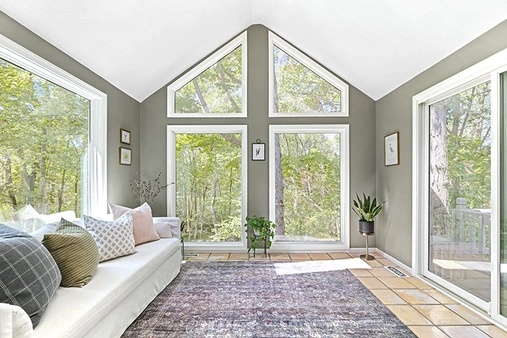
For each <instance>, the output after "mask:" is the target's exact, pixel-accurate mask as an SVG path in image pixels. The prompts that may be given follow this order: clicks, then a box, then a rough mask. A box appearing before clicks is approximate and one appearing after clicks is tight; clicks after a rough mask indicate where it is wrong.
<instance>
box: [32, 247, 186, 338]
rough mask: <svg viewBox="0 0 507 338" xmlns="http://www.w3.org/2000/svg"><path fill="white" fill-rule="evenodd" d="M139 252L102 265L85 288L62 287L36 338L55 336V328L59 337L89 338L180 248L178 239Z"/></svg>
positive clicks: (49, 307) (36, 331) (142, 248)
mask: <svg viewBox="0 0 507 338" xmlns="http://www.w3.org/2000/svg"><path fill="white" fill-rule="evenodd" d="M136 249H137V253H136V254H135V255H130V256H124V257H120V258H117V259H114V260H110V261H106V262H102V263H100V264H99V266H98V268H97V272H96V273H95V276H94V277H93V278H92V280H91V281H90V282H89V283H88V284H87V285H85V286H84V287H82V288H80V289H76V288H59V289H58V290H57V292H56V294H55V296H54V297H53V299H52V301H51V303H50V304H49V306H48V309H47V312H46V315H45V316H44V317H43V318H42V320H41V323H40V325H39V327H37V329H36V330H35V336H36V337H55V336H54V328H55V327H59V328H60V329H61V330H59V332H58V337H83V336H85V335H86V334H87V333H88V332H89V331H90V330H91V329H93V327H94V326H95V325H96V324H97V323H98V322H99V321H100V320H101V319H102V318H104V317H106V316H107V314H108V313H109V312H110V311H111V310H112V309H114V308H115V307H116V306H117V305H118V304H119V303H120V302H121V301H122V300H123V299H124V298H126V297H128V296H129V294H130V293H131V292H132V291H133V290H134V289H136V288H137V287H138V286H139V285H141V284H142V283H143V282H144V281H145V280H146V279H147V278H149V276H150V275H151V274H152V273H153V272H154V271H155V270H156V269H157V268H158V267H159V266H160V265H161V264H162V263H163V262H164V261H166V260H167V259H168V258H169V257H170V256H171V255H173V254H175V252H176V251H179V249H180V245H179V240H178V239H176V238H164V239H161V240H159V241H156V242H150V243H146V244H143V245H140V246H138V247H136ZM177 254H179V253H177ZM125 311H129V309H125ZM62 323H65V324H64V325H62Z"/></svg>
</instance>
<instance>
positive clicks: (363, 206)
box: [352, 193, 385, 235]
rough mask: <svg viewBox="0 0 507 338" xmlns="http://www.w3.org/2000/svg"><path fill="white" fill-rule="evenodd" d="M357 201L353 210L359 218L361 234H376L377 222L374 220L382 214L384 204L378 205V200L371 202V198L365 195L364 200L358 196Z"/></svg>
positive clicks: (354, 202)
mask: <svg viewBox="0 0 507 338" xmlns="http://www.w3.org/2000/svg"><path fill="white" fill-rule="evenodd" d="M356 197H357V199H355V200H354V201H353V205H352V210H354V212H355V213H356V215H357V216H359V232H360V233H361V234H365V235H369V234H373V233H375V222H374V221H373V219H374V218H375V216H377V215H378V214H380V212H381V211H382V208H383V207H384V203H385V202H382V203H381V204H378V205H377V199H376V198H374V199H373V201H372V200H371V197H370V196H366V195H365V193H363V199H361V197H359V195H358V194H356Z"/></svg>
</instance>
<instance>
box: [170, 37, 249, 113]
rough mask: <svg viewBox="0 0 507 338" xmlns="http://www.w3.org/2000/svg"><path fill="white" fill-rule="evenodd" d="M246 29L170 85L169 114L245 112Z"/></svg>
mask: <svg viewBox="0 0 507 338" xmlns="http://www.w3.org/2000/svg"><path fill="white" fill-rule="evenodd" d="M245 64H246V33H243V34H241V35H240V36H238V37H237V38H236V39H234V40H232V41H231V42H229V43H228V44H227V45H225V46H224V47H222V48H221V49H220V50H218V51H217V52H215V53H214V54H213V55H211V56H210V57H209V58H207V59H206V60H204V61H203V62H201V63H200V64H198V65H197V66H195V67H194V68H192V69H191V70H190V71H189V72H187V73H186V74H184V75H183V76H182V77H181V78H179V79H178V80H176V81H175V82H173V83H172V84H170V85H169V86H168V88H167V89H168V90H167V95H168V107H167V108H168V109H167V112H168V113H167V116H169V117H241V116H246V67H245V66H244V65H245Z"/></svg>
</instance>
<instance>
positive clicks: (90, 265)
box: [42, 218, 99, 287]
mask: <svg viewBox="0 0 507 338" xmlns="http://www.w3.org/2000/svg"><path fill="white" fill-rule="evenodd" d="M42 244H44V246H45V247H46V248H47V249H48V250H49V252H50V253H51V256H53V258H54V259H55V261H56V264H58V268H59V269H60V272H61V274H62V282H61V283H60V285H61V286H65V287H83V286H85V285H86V284H88V282H89V281H90V279H92V276H93V274H94V273H95V270H96V269H97V265H99V250H98V248H97V244H96V243H95V240H94V239H93V237H92V235H90V233H88V231H86V230H85V229H83V228H81V227H80V226H78V225H76V224H74V223H71V222H69V221H67V220H65V219H63V218H62V220H61V221H60V225H59V226H58V228H56V231H55V232H54V233H48V234H45V235H44V239H43V240H42Z"/></svg>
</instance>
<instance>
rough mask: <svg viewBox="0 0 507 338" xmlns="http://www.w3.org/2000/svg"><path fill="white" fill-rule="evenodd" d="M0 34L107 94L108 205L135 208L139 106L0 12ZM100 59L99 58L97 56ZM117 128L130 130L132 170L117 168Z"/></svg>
mask: <svg viewBox="0 0 507 338" xmlns="http://www.w3.org/2000/svg"><path fill="white" fill-rule="evenodd" d="M0 34H2V35H4V36H5V37H7V38H9V39H11V40H12V41H14V42H16V43H17V44H19V45H21V46H23V47H25V48H26V49H28V50H30V51H31V52H33V53H35V54H37V55H39V56H40V57H42V58H44V59H46V60H47V61H49V62H51V63H52V64H54V65H56V66H58V67H60V68H61V69H63V70H65V71H67V72H68V73H70V74H72V75H74V76H75V77H77V78H79V79H81V80H82V81H84V82H86V83H88V84H90V85H92V86H94V87H95V88H97V89H99V90H101V91H102V92H104V93H106V94H107V112H108V118H107V143H108V147H107V152H108V161H107V176H108V184H107V191H108V202H112V203H117V204H122V205H128V206H132V207H133V206H136V204H138V203H137V201H135V199H134V198H133V197H132V193H131V191H130V186H129V181H130V179H132V178H134V176H135V174H136V172H139V171H140V165H139V163H140V156H139V154H140V127H139V112H140V103H139V102H137V101H136V100H134V99H133V98H131V97H130V96H128V95H127V94H125V93H123V92H122V91H120V90H119V89H117V88H116V87H114V86H113V85H111V84H110V83H109V82H107V81H105V80H104V79H102V78H101V77H99V76H98V75H96V74H95V73H93V72H92V71H90V70H89V69H88V68H86V67H84V66H83V65H81V64H80V63H78V62H77V61H76V60H74V59H72V58H71V57H69V56H68V55H67V54H65V53H63V52H62V51H60V50H59V49H57V48H56V47H54V46H52V45H50V44H49V43H47V42H46V41H45V40H43V39H41V38H40V37H38V36H37V35H35V34H33V33H32V32H31V31H29V30H28V29H26V28H25V27H23V26H22V25H20V24H19V23H17V22H16V21H14V20H13V19H11V18H10V17H9V16H7V15H6V14H5V13H3V12H0ZM97 57H100V55H97ZM120 128H124V129H127V130H130V131H131V132H132V134H131V137H132V139H131V146H127V148H131V149H132V166H120V165H119V147H120Z"/></svg>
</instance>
